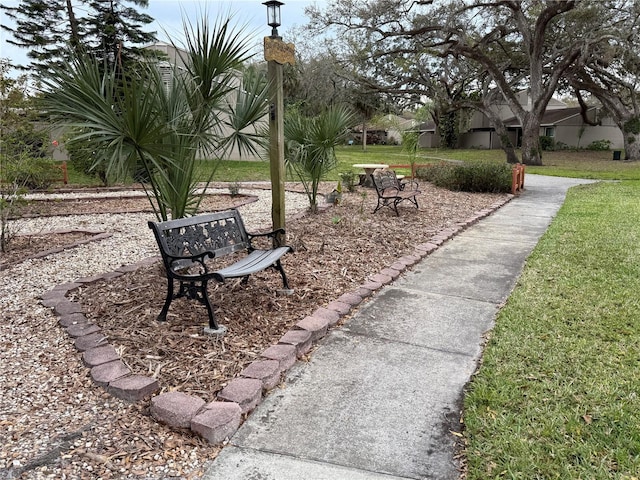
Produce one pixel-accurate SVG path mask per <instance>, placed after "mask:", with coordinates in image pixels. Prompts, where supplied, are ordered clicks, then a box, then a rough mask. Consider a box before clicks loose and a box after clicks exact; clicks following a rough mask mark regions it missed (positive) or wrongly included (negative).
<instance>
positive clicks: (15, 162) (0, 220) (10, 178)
mask: <svg viewBox="0 0 640 480" xmlns="http://www.w3.org/2000/svg"><path fill="white" fill-rule="evenodd" d="M30 160H31V158H29V157H28V156H27V155H25V154H23V155H18V156H17V157H15V158H13V159H12V161H11V162H9V161H8V158H7V156H6V155H2V157H0V165H2V169H1V170H2V183H3V185H2V188H1V189H0V251H2V252H6V251H7V250H8V249H9V244H10V243H11V240H12V239H13V238H14V237H15V235H16V233H17V230H16V224H15V222H11V221H10V219H12V218H16V217H19V216H20V209H21V207H23V206H24V205H26V204H27V203H28V202H27V200H26V198H25V194H26V193H27V191H28V189H27V188H26V187H25V185H24V183H23V179H22V178H21V177H20V176H18V175H16V172H18V171H20V168H18V166H19V165H21V164H26V163H28V162H29V161H30Z"/></svg>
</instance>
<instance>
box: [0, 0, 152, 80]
mask: <svg viewBox="0 0 640 480" xmlns="http://www.w3.org/2000/svg"><path fill="white" fill-rule="evenodd" d="M128 4H133V6H129V5H128ZM147 5H148V0H126V1H125V0H90V1H87V2H83V4H82V7H81V8H80V7H79V4H78V3H75V2H72V1H71V0H46V1H44V0H21V1H20V3H19V4H18V5H17V6H15V7H10V6H7V5H2V4H0V10H2V11H3V12H4V14H5V15H6V18H7V19H10V20H11V21H12V22H11V23H10V22H8V21H3V22H2V24H1V25H0V27H1V28H2V29H3V30H5V31H7V32H9V33H10V34H11V38H9V39H7V42H9V43H11V44H13V45H16V46H19V47H22V48H25V49H27V50H28V52H27V57H28V58H29V60H30V65H15V66H16V67H21V68H23V69H27V68H33V69H35V70H36V71H39V72H46V71H48V70H50V69H51V68H52V67H59V66H60V65H63V64H64V62H65V61H67V60H69V59H70V58H72V57H74V56H76V57H77V56H79V55H82V54H88V55H91V56H95V57H96V58H97V59H100V60H102V61H104V62H107V63H108V64H114V63H115V62H121V63H125V62H126V61H127V60H128V59H130V58H132V57H134V56H136V55H138V54H139V51H140V50H139V49H140V47H141V46H142V45H144V44H148V43H150V42H152V41H154V40H155V33H154V32H147V31H145V27H146V26H147V25H148V24H149V23H151V22H152V21H153V18H151V17H150V16H149V15H146V14H144V13H141V12H139V11H138V10H137V8H146V7H147Z"/></svg>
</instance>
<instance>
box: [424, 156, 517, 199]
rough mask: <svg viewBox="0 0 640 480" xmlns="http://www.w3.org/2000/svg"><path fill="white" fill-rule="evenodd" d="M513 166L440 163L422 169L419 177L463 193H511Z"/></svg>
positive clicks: (484, 163)
mask: <svg viewBox="0 0 640 480" xmlns="http://www.w3.org/2000/svg"><path fill="white" fill-rule="evenodd" d="M511 168H512V167H511V166H510V165H506V164H496V163H488V162H483V163H474V164H467V165H464V164H462V165H461V164H451V163H440V164H436V165H433V166H430V167H426V168H420V169H418V171H417V176H418V177H419V178H422V179H424V180H427V181H429V182H431V183H433V184H434V185H436V186H437V187H443V188H447V189H449V190H457V191H463V192H487V193H498V192H509V191H511V181H512V174H511Z"/></svg>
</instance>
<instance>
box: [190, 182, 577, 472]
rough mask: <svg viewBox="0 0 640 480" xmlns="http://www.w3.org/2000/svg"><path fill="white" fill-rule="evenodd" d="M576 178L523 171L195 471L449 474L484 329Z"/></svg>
mask: <svg viewBox="0 0 640 480" xmlns="http://www.w3.org/2000/svg"><path fill="white" fill-rule="evenodd" d="M580 183H586V181H581V180H573V179H566V178H556V177H543V176H536V175H528V176H527V178H526V185H525V188H526V190H525V191H524V193H523V194H522V195H521V196H520V197H518V198H516V199H514V200H513V201H511V202H510V203H508V204H507V205H505V206H504V207H502V208H501V209H500V210H499V211H497V212H496V213H494V214H492V215H491V216H489V217H487V218H486V219H484V220H482V221H480V222H479V223H477V224H476V225H475V226H473V227H471V228H469V229H467V230H466V231H464V232H463V233H461V234H459V235H458V236H456V237H455V238H454V239H453V240H451V241H449V242H447V243H446V244H444V245H443V246H442V247H440V248H439V249H438V250H437V251H435V252H434V253H432V254H431V255H429V256H428V257H426V258H425V259H424V260H422V261H421V262H420V263H418V264H417V265H416V266H415V267H414V268H413V270H412V271H411V272H409V273H407V274H406V275H404V276H403V277H401V278H400V279H398V280H397V281H396V282H395V283H393V284H391V285H390V286H388V287H386V288H384V289H382V290H381V291H380V292H379V293H378V294H377V295H376V296H375V297H374V298H373V299H372V300H371V301H370V302H368V303H367V304H366V305H365V306H364V307H363V308H361V309H360V310H359V311H358V312H357V313H356V314H355V315H354V316H353V317H352V318H351V319H349V320H348V321H347V322H346V323H345V325H344V326H343V327H342V328H340V329H336V330H333V331H332V332H331V333H330V334H329V335H327V337H325V339H324V340H323V341H321V342H320V345H319V347H318V348H317V350H316V351H315V352H314V353H313V355H312V357H311V360H310V361H309V362H308V363H303V362H298V363H297V364H296V365H295V366H294V367H293V368H292V369H291V370H290V371H289V375H288V377H287V381H286V388H283V389H279V390H276V391H272V392H271V393H270V394H269V395H268V396H267V398H266V399H265V400H264V401H263V402H262V403H261V404H260V405H259V406H258V408H256V410H255V411H254V412H253V413H252V414H251V415H250V416H249V418H248V420H247V421H246V422H245V423H244V424H243V425H242V427H241V428H240V429H239V430H238V431H237V433H236V434H235V435H234V436H233V437H232V438H231V441H230V443H229V445H228V446H226V447H225V448H224V449H223V450H222V452H221V453H220V455H219V456H218V457H217V458H216V459H215V461H214V462H213V464H212V465H211V466H210V468H209V470H208V471H207V473H206V474H205V475H204V477H203V478H205V479H207V480H234V479H238V480H241V479H242V480H246V479H251V478H255V479H263V480H267V479H268V480H324V479H326V480H330V479H331V480H334V479H349V480H365V479H366V480H383V479H384V480H391V479H396V480H399V479H438V480H443V479H452V480H453V479H457V478H459V471H458V464H457V462H456V459H455V458H454V454H455V444H456V438H457V437H456V435H454V433H455V432H458V431H459V430H460V425H459V418H460V409H461V400H462V396H463V389H464V387H465V385H466V384H467V382H468V381H469V379H470V377H471V375H472V374H473V372H474V371H475V370H476V366H477V362H478V360H479V358H480V356H481V353H482V341H483V334H484V333H485V332H486V331H487V330H489V329H491V328H492V326H493V322H494V319H495V315H496V313H497V311H498V309H499V308H500V306H501V304H502V303H503V302H504V301H505V300H506V299H507V297H508V296H509V294H510V292H511V290H512V288H513V287H514V285H515V282H516V281H517V279H518V277H519V275H520V272H521V271H522V268H523V266H524V264H525V261H526V258H527V256H528V255H529V254H530V253H531V251H532V250H533V248H534V247H535V245H536V244H537V242H538V240H539V238H540V237H541V236H542V234H544V232H545V231H546V229H547V227H548V226H549V224H550V223H551V220H552V219H553V217H554V216H555V214H556V212H557V211H558V209H559V208H560V207H561V206H562V203H563V202H564V198H565V195H566V192H567V190H568V188H570V187H571V186H574V185H577V184H580ZM452 432H454V433H452Z"/></svg>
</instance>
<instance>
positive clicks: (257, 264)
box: [215, 247, 291, 278]
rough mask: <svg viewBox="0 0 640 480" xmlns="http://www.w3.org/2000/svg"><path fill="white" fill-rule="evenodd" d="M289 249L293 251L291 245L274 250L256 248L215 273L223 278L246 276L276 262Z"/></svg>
mask: <svg viewBox="0 0 640 480" xmlns="http://www.w3.org/2000/svg"><path fill="white" fill-rule="evenodd" d="M289 251H291V249H290V247H278V248H275V249H273V250H254V251H253V252H251V253H250V254H249V255H247V256H246V257H244V258H242V259H240V260H238V261H237V262H235V263H234V264H233V265H229V266H228V267H226V268H223V269H220V270H217V271H216V272H215V273H217V274H218V275H220V276H221V277H223V278H237V277H246V276H247V275H251V274H253V273H257V272H260V271H262V270H264V269H265V268H267V267H270V266H271V265H273V264H275V263H276V262H277V261H278V260H280V258H282V256H283V255H284V254H285V253H288V252H289Z"/></svg>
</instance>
